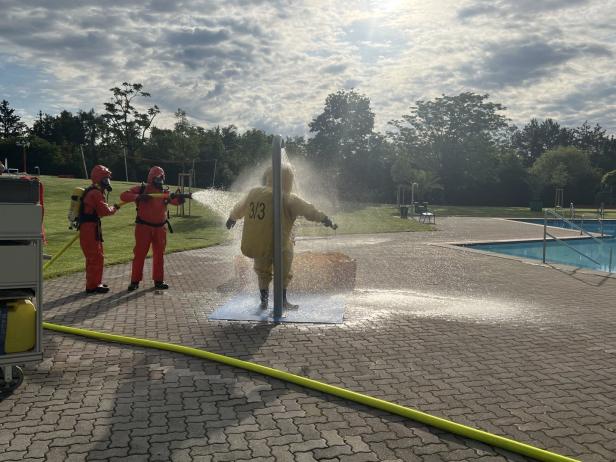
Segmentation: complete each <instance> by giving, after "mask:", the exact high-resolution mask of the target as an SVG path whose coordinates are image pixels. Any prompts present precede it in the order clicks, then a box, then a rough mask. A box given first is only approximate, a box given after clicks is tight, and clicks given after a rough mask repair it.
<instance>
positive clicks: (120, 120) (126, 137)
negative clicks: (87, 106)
mask: <svg viewBox="0 0 616 462" xmlns="http://www.w3.org/2000/svg"><path fill="white" fill-rule="evenodd" d="M142 89H143V85H142V84H140V83H128V82H123V83H122V87H121V88H120V87H114V88H111V89H110V91H111V92H112V93H113V97H112V98H111V101H109V102H107V103H105V111H106V113H105V114H104V115H103V117H104V119H105V121H106V122H107V124H108V128H109V135H110V139H111V140H112V141H114V142H116V143H117V144H119V145H120V146H122V148H123V149H124V168H125V173H126V181H128V166H127V162H126V156H127V155H128V157H130V158H132V157H133V156H134V154H135V152H136V151H137V149H138V148H139V147H140V146H142V145H143V143H144V141H145V137H146V133H147V131H148V130H149V129H150V127H151V125H152V122H153V121H154V118H155V117H156V116H157V115H158V114H159V113H160V109H159V108H158V106H157V105H154V106H151V107H149V108H148V109H147V110H146V112H140V111H139V110H138V109H137V108H136V107H135V106H134V101H135V99H136V98H139V97H142V98H149V97H150V94H149V93H147V92H145V91H143V90H142Z"/></svg>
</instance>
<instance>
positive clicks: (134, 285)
mask: <svg viewBox="0 0 616 462" xmlns="http://www.w3.org/2000/svg"><path fill="white" fill-rule="evenodd" d="M138 288H139V282H133V281H131V283H130V284H129V286H128V289H127V290H128V291H129V292H132V291H133V290H137V289H138Z"/></svg>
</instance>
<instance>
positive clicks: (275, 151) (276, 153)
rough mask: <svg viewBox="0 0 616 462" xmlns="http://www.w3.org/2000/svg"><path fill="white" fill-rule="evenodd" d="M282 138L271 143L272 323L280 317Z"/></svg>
mask: <svg viewBox="0 0 616 462" xmlns="http://www.w3.org/2000/svg"><path fill="white" fill-rule="evenodd" d="M281 163H282V138H281V137H280V136H278V135H276V136H274V141H273V143H272V177H273V178H272V180H273V181H272V192H273V194H274V200H273V204H274V262H273V263H274V321H277V320H279V319H280V318H281V317H282V308H283V297H282V291H283V280H282V168H281Z"/></svg>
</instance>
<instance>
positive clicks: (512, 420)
mask: <svg viewBox="0 0 616 462" xmlns="http://www.w3.org/2000/svg"><path fill="white" fill-rule="evenodd" d="M437 228H438V231H436V232H427V233H399V234H380V235H371V236H367V235H363V236H338V237H334V238H329V239H305V240H299V241H298V245H297V251H302V250H324V251H327V250H336V251H341V252H344V253H345V254H347V255H349V256H351V257H353V258H355V259H356V260H357V263H358V271H357V283H356V288H355V290H354V291H353V293H352V294H350V295H348V297H347V307H346V314H345V322H344V324H342V325H334V326H332V325H285V324H280V325H271V324H257V323H247V322H225V321H215V322H214V321H209V320H208V319H207V316H208V314H209V313H211V312H212V311H213V310H214V309H216V308H217V307H218V306H219V305H220V304H222V303H223V302H224V301H226V300H227V299H229V298H230V297H231V296H232V295H233V294H234V291H236V290H237V288H236V287H235V285H234V283H233V281H234V274H233V264H232V257H233V255H234V254H236V253H237V251H238V246H237V244H235V245H234V246H218V247H214V248H209V249H202V250H197V251H188V252H182V253H177V254H173V255H169V256H167V260H166V262H167V264H166V270H167V275H168V277H167V280H168V282H169V283H170V285H171V290H169V291H168V292H166V293H163V294H158V293H155V292H154V291H153V290H152V289H151V283H150V282H146V283H144V284H142V286H143V288H142V289H140V290H139V291H137V292H133V293H128V292H126V290H125V289H126V286H127V284H128V282H129V281H128V276H129V265H118V266H114V267H110V268H107V269H106V273H105V274H106V282H108V283H109V284H110V286H111V287H112V289H113V291H112V292H110V293H109V294H106V295H102V296H101V295H97V296H85V295H82V293H81V291H82V289H83V276H82V275H72V276H68V277H64V278H60V279H54V280H52V281H49V282H48V283H47V284H46V286H45V289H46V293H45V300H46V307H45V308H46V313H45V318H46V320H48V321H50V322H55V323H59V324H65V325H72V326H78V327H85V328H91V329H96V330H101V331H106V332H115V333H120V334H125V335H132V336H137V337H146V338H151V339H159V340H162V341H169V342H174V343H180V344H184V345H189V346H194V347H198V348H204V349H206V350H209V351H213V352H216V353H221V354H225V355H229V356H232V357H237V358H241V359H245V360H250V361H255V362H258V363H261V364H264V365H268V366H271V367H276V368H280V369H284V370H287V371H290V372H293V373H297V374H301V375H305V376H308V377H311V378H314V379H316V380H321V381H324V382H327V383H330V384H332V385H337V386H341V387H346V388H349V389H352V390H355V391H358V392H361V393H365V394H370V395H373V396H375V397H378V398H382V399H386V400H390V401H394V402H396V403H399V404H402V405H406V406H410V407H413V408H417V409H419V410H422V411H425V412H429V413H432V414H434V415H437V416H441V417H444V418H448V419H451V420H454V421H456V422H459V423H463V424H466V425H471V426H474V427H477V428H481V429H483V430H486V431H490V432H493V433H496V434H499V435H503V436H507V437H509V438H513V439H517V440H519V441H522V442H526V443H529V444H533V445H536V446H539V447H541V448H544V449H548V450H553V451H556V452H559V453H562V454H565V455H569V456H572V457H576V458H579V459H581V460H584V461H614V460H616V387H615V385H616V328H615V327H616V279H614V278H609V277H605V276H603V275H600V274H598V273H592V272H588V271H580V270H575V269H572V268H569V269H567V268H555V267H549V266H542V265H538V264H529V263H525V262H519V261H513V260H510V259H505V258H498V257H492V256H486V255H483V254H479V253H474V252H467V251H462V250H457V249H452V248H448V247H443V246H440V245H438V244H439V243H444V242H448V241H463V240H486V239H488V240H489V239H506V238H533V237H540V235H541V233H542V230H541V229H540V228H538V227H535V226H531V225H525V224H520V223H512V222H508V221H504V220H498V219H481V218H473V219H469V218H448V219H440V220H439V223H438V226H437ZM563 233H565V234H566V233H567V231H563ZM171 238H172V237H171ZM435 244H437V245H435ZM147 265H149V262H148V263H147ZM147 276H148V274H146V277H147ZM44 346H45V360H44V361H43V362H42V363H41V364H39V365H37V366H28V367H26V368H25V371H26V380H25V382H24V385H23V386H22V387H21V388H20V389H19V391H18V392H16V393H15V394H14V395H13V396H11V397H9V398H7V399H5V400H4V401H2V402H0V461H8V460H14V461H22V460H25V461H83V460H88V461H89V460H93V461H94V460H110V461H146V460H152V461H158V460H160V461H167V460H171V461H225V460H229V461H231V460H253V461H313V460H319V461H354V462H361V461H467V460H469V461H523V460H527V459H526V458H524V457H521V456H517V455H514V454H511V453H508V452H506V451H503V450H498V449H493V448H491V447H489V446H487V445H485V444H481V443H477V442H473V441H471V440H468V439H464V438H461V437H457V436H454V435H451V434H448V433H446V432H443V431H440V430H435V429H433V428H430V427H427V426H424V425H421V424H418V423H415V422H412V421H409V420H406V419H404V418H401V417H397V416H392V415H389V414H386V413H384V412H380V411H375V410H372V409H369V408H366V407H364V406H361V405H358V404H354V403H349V402H346V401H344V400H341V399H338V398H334V397H330V396H327V395H324V394H321V393H318V392H315V391H311V390H306V389H303V388H301V387H298V386H295V385H290V384H287V383H284V382H281V381H278V380H275V379H271V378H267V377H262V376H259V375H256V374H253V373H249V372H246V371H241V370H237V369H234V368H230V367H227V366H223V365H219V364H216V363H212V362H209V361H204V360H199V359H195V358H189V357H185V356H181V355H178V354H172V353H167V352H162V351H156V350H147V349H142V348H137V347H129V346H122V345H114V344H109V343H103V342H98V341H92V340H87V339H82V338H79V337H74V336H69V335H62V334H56V333H52V332H49V331H47V332H46V333H45V340H44Z"/></svg>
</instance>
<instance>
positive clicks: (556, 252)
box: [464, 219, 616, 273]
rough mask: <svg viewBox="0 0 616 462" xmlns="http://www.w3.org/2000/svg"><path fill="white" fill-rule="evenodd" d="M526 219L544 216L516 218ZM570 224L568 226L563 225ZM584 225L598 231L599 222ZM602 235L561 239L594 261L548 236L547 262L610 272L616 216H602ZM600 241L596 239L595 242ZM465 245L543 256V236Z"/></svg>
mask: <svg viewBox="0 0 616 462" xmlns="http://www.w3.org/2000/svg"><path fill="white" fill-rule="evenodd" d="M518 221H525V222H529V223H537V224H539V223H540V224H543V219H539V220H518ZM579 221H580V223H578V222H577V221H576V223H575V224H576V225H578V226H582V224H581V220H579ZM563 224H564V225H567V223H563V222H562V221H558V220H548V226H559V225H561V226H559V227H561V228H564V227H565V226H562V225H563ZM566 227H569V226H566ZM583 228H584V230H586V231H589V232H600V229H601V225H600V223H598V220H585V221H584V223H583ZM603 233H604V235H605V237H604V238H599V239H597V240H595V239H591V238H580V239H563V240H564V241H565V242H566V243H567V244H568V245H569V246H571V247H573V248H575V249H576V250H578V251H579V252H581V253H583V254H584V255H587V256H589V257H590V258H592V259H593V260H595V261H592V260H590V259H589V258H586V257H584V256H582V255H580V254H579V253H577V252H575V251H574V250H572V249H570V248H569V247H567V245H565V244H563V243H561V242H558V241H554V240H548V241H547V243H546V253H545V255H546V258H545V261H546V263H561V264H564V265H571V266H576V267H579V268H590V269H593V270H598V271H606V272H610V273H611V272H612V271H615V270H616V238H615V237H614V236H616V220H604V222H603ZM597 241H599V242H597ZM464 247H468V248H472V249H476V250H485V251H488V252H494V253H500V254H505V255H512V256H516V257H524V258H530V259H533V260H539V261H542V260H543V240H536V241H523V242H494V243H486V244H465V245H464Z"/></svg>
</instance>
